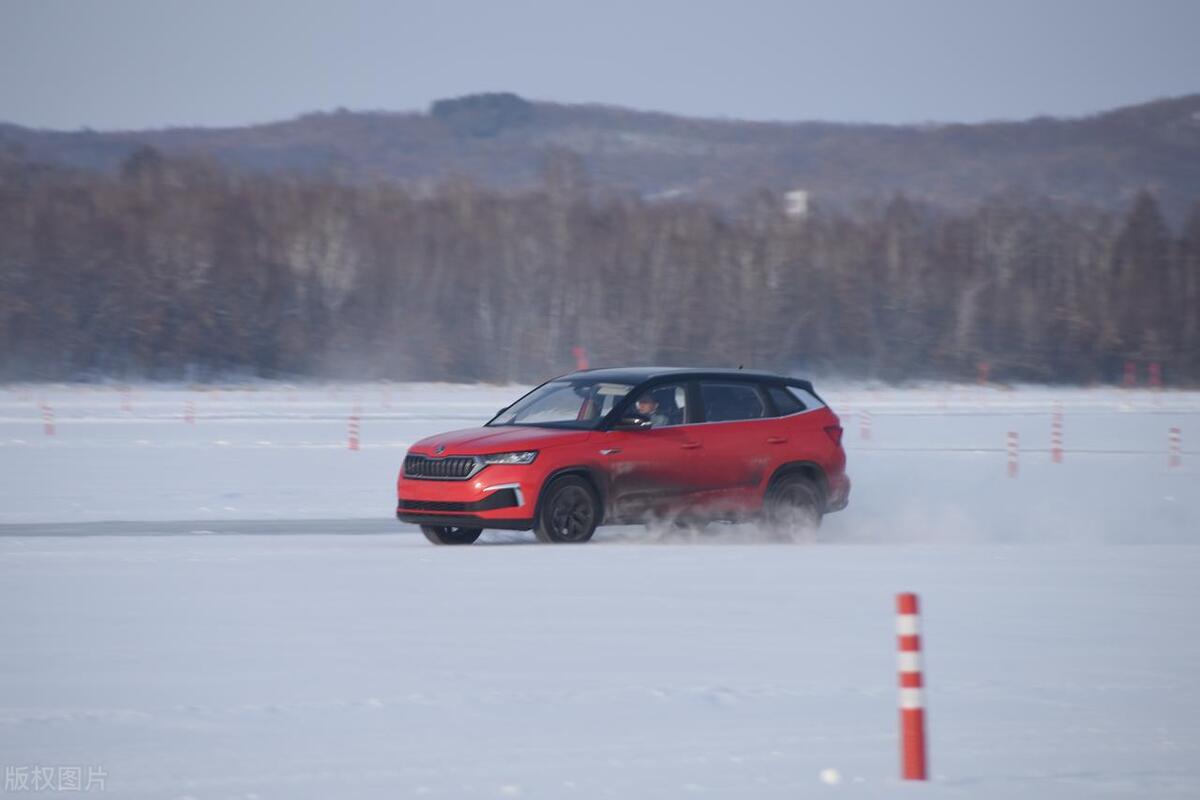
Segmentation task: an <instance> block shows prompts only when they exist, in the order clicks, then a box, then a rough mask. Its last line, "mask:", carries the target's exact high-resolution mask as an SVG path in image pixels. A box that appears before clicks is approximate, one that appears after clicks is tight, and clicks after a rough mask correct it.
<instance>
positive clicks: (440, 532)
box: [421, 525, 483, 544]
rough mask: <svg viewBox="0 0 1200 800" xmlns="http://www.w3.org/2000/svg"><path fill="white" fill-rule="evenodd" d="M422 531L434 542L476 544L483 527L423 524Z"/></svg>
mask: <svg viewBox="0 0 1200 800" xmlns="http://www.w3.org/2000/svg"><path fill="white" fill-rule="evenodd" d="M421 533H423V534H425V538H426V539H428V540H429V541H431V542H433V543H434V544H474V543H475V540H476V539H478V538H479V535H480V534H481V533H483V529H482V528H454V527H451V526H449V525H422V526H421Z"/></svg>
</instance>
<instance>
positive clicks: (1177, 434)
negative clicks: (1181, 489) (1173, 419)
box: [1167, 428, 1183, 469]
mask: <svg viewBox="0 0 1200 800" xmlns="http://www.w3.org/2000/svg"><path fill="white" fill-rule="evenodd" d="M1182 466H1183V431H1181V430H1180V429H1179V428H1171V429H1170V430H1169V431H1167V467H1168V468H1169V469H1178V468H1179V467H1182Z"/></svg>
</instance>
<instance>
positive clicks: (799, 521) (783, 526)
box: [763, 474, 823, 541]
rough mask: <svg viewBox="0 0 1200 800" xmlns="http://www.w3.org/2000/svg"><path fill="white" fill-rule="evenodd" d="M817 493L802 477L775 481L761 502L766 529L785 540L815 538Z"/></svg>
mask: <svg viewBox="0 0 1200 800" xmlns="http://www.w3.org/2000/svg"><path fill="white" fill-rule="evenodd" d="M821 497H822V496H821V490H820V489H819V488H818V487H817V486H816V484H814V483H813V482H812V481H810V480H809V479H808V478H806V477H804V476H803V475H796V474H793V475H784V476H782V477H780V478H777V479H776V480H775V481H774V482H773V483H772V484H771V487H770V488H769V489H767V496H766V498H765V501H764V503H763V511H764V516H765V517H766V524H767V530H768V532H769V533H771V534H772V535H773V536H775V537H777V538H780V539H785V540H788V539H790V540H793V541H795V540H797V539H802V538H807V537H815V536H816V531H817V529H818V528H820V527H821V516H822V513H821V510H822V507H823V504H822V499H821Z"/></svg>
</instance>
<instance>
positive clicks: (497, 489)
mask: <svg viewBox="0 0 1200 800" xmlns="http://www.w3.org/2000/svg"><path fill="white" fill-rule="evenodd" d="M532 478H533V476H531V475H530V470H529V468H528V467H527V466H500V465H494V466H490V467H487V468H485V469H483V470H482V471H480V472H479V473H478V474H477V475H475V476H473V477H472V478H470V479H468V480H465V481H455V480H422V479H414V478H406V477H404V476H401V477H400V479H399V481H398V483H397V485H396V490H397V496H398V499H397V504H396V518H397V519H399V520H400V521H401V522H407V523H410V524H413V525H448V526H454V527H467V528H471V527H473V528H503V529H508V530H529V529H530V528H532V527H533V516H534V505H535V504H536V502H537V492H538V489H539V488H540V486H537V485H534V481H533V480H532Z"/></svg>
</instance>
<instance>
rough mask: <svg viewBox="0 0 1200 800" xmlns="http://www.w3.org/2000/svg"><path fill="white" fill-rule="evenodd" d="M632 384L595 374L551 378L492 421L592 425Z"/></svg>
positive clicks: (611, 407) (562, 425) (492, 423)
mask: <svg viewBox="0 0 1200 800" xmlns="http://www.w3.org/2000/svg"><path fill="white" fill-rule="evenodd" d="M632 388H633V387H632V386H629V385H627V384H624V383H606V382H604V381H600V380H596V379H594V378H578V379H575V380H564V381H551V382H549V383H546V384H543V385H542V386H539V387H538V388H537V389H535V390H534V391H532V392H530V393H529V394H528V395H526V396H525V397H523V398H521V399H520V400H518V401H517V402H516V403H513V404H512V406H510V407H509V408H507V409H505V410H504V411H502V412H501V413H500V414H498V415H496V418H495V419H494V420H492V421H491V422H489V423H488V424H489V425H551V426H561V427H571V428H592V427H595V425H596V424H597V423H598V422H599V421H600V420H601V419H602V418H603V417H604V415H605V414H607V413H608V412H609V411H611V410H612V409H613V406H615V405H616V404H617V403H618V402H620V401H621V400H622V399H623V398H624V397H625V395H627V394H629V391H630V390H631V389H632Z"/></svg>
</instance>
